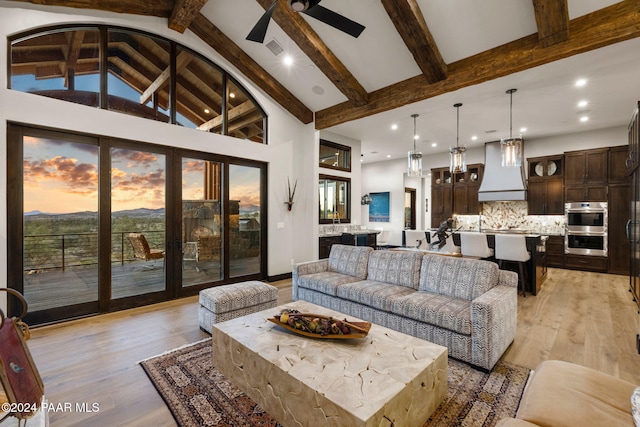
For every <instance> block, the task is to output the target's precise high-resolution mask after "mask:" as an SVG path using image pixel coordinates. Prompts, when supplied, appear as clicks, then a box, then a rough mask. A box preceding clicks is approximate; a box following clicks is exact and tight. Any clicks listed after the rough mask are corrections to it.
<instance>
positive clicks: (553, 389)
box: [517, 360, 636, 427]
mask: <svg viewBox="0 0 640 427" xmlns="http://www.w3.org/2000/svg"><path fill="white" fill-rule="evenodd" d="M635 387H636V386H635V385H634V384H631V383H628V382H626V381H623V380H621V379H619V378H616V377H614V376H611V375H607V374H605V373H602V372H599V371H596V370H595V369H591V368H586V367H584V366H579V365H575V364H572V363H568V362H563V361H559V360H547V361H544V362H542V363H541V364H540V365H538V367H537V368H536V369H535V372H534V374H533V377H532V379H531V380H530V383H529V385H528V386H527V389H526V390H525V393H524V396H523V397H522V400H521V401H520V406H519V408H518V413H517V418H520V419H523V420H525V421H529V422H530V423H533V424H537V425H540V426H554V427H573V426H633V417H632V415H631V401H630V396H631V393H632V392H633V390H634V389H635Z"/></svg>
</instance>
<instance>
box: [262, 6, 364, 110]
mask: <svg viewBox="0 0 640 427" xmlns="http://www.w3.org/2000/svg"><path fill="white" fill-rule="evenodd" d="M257 2H258V3H259V4H260V6H262V7H263V8H264V9H265V10H266V9H268V8H269V6H271V4H272V3H273V0H257ZM271 19H272V20H273V21H274V22H275V23H276V24H278V26H279V27H280V28H282V30H283V31H284V32H285V33H287V35H288V36H289V37H290V38H291V40H293V41H294V42H295V44H297V45H298V47H299V48H300V49H301V50H302V51H303V52H304V53H305V55H307V56H308V57H309V59H311V61H312V62H313V63H314V64H316V66H317V67H318V68H319V69H320V71H322V73H323V74H324V75H325V76H327V78H328V79H329V80H331V82H332V83H333V84H334V85H335V86H336V88H338V90H339V91H340V92H342V93H343V94H344V96H346V97H347V99H348V100H349V101H351V102H353V103H355V104H357V105H365V104H366V103H367V99H368V94H367V91H366V90H365V89H364V87H362V85H361V84H360V83H359V82H358V80H357V79H356V78H355V77H354V76H353V74H351V72H350V71H349V70H348V69H347V67H346V66H345V65H344V64H343V63H342V62H341V61H340V60H339V59H338V57H337V56H335V55H334V53H333V52H332V51H331V49H329V48H328V47H327V45H326V44H324V42H323V41H322V39H320V36H318V33H316V32H315V31H314V30H313V28H311V25H309V24H308V23H307V21H305V20H304V18H303V17H302V16H300V14H299V13H297V12H294V11H293V10H291V8H290V7H289V6H288V4H287V0H279V4H278V6H277V7H276V8H275V9H274V11H273V15H272V17H271Z"/></svg>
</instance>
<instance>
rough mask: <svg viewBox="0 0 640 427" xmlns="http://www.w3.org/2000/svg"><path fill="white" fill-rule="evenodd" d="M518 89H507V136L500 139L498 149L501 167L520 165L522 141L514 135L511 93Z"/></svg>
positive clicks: (516, 166)
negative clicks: (500, 156) (500, 155)
mask: <svg viewBox="0 0 640 427" xmlns="http://www.w3.org/2000/svg"><path fill="white" fill-rule="evenodd" d="M517 90H518V89H509V90H508V91H507V93H508V94H509V97H510V103H509V138H502V139H501V140H500V151H501V153H502V167H507V168H519V167H520V166H522V146H523V143H524V141H523V140H522V136H517V137H514V136H513V134H512V130H513V93H514V92H516V91H517Z"/></svg>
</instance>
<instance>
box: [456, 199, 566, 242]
mask: <svg viewBox="0 0 640 427" xmlns="http://www.w3.org/2000/svg"><path fill="white" fill-rule="evenodd" d="M454 220H455V227H456V228H461V230H473V231H480V230H487V229H493V230H501V229H519V230H531V231H534V232H536V233H547V234H554V235H556V234H564V226H565V217H564V215H527V202H526V201H517V202H484V203H482V213H481V214H480V215H454Z"/></svg>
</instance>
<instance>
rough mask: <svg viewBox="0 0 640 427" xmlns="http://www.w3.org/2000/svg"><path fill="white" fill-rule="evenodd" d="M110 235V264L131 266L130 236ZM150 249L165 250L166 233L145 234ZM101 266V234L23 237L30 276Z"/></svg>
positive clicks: (162, 231)
mask: <svg viewBox="0 0 640 427" xmlns="http://www.w3.org/2000/svg"><path fill="white" fill-rule="evenodd" d="M139 232H140V231H139V230H136V231H119V232H115V233H111V262H112V263H119V264H124V263H125V262H131V261H133V260H134V259H135V258H134V256H133V248H132V247H131V244H130V243H129V240H128V239H127V237H126V236H127V234H129V233H139ZM143 234H144V235H145V237H146V238H147V241H148V242H149V245H150V246H151V247H158V248H163V247H164V240H165V239H164V230H158V231H148V230H146V231H144V232H143ZM96 264H98V233H97V232H95V233H94V232H88V233H66V234H39V235H31V236H24V270H25V271H27V272H31V271H40V270H53V269H58V270H62V271H64V270H65V269H67V268H70V267H82V266H89V265H96Z"/></svg>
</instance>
